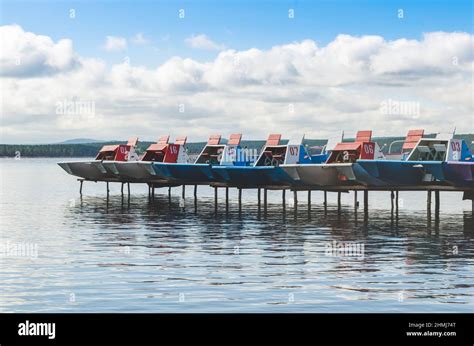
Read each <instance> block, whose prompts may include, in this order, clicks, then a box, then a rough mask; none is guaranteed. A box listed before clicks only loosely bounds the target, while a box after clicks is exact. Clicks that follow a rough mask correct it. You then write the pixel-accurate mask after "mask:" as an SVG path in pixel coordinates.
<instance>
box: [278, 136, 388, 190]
mask: <svg viewBox="0 0 474 346" xmlns="http://www.w3.org/2000/svg"><path fill="white" fill-rule="evenodd" d="M371 138H372V131H359V132H357V135H356V138H355V141H354V142H342V143H338V144H337V145H335V146H334V147H333V145H332V144H331V145H327V146H326V158H327V159H326V160H325V161H324V162H322V163H321V162H320V163H308V164H286V165H283V166H282V168H283V169H284V170H285V171H286V172H287V173H288V175H290V176H291V177H292V178H293V180H294V182H295V183H294V186H295V187H298V186H302V187H306V188H328V187H329V188H330V187H337V188H339V187H341V186H348V185H356V184H361V178H363V179H364V180H365V181H370V182H371V183H372V184H380V183H381V182H379V181H377V179H373V178H372V177H371V176H370V174H368V173H366V172H363V171H361V170H359V169H358V168H359V167H358V166H357V165H356V163H357V162H358V161H359V160H360V159H364V158H367V159H370V160H373V159H374V158H380V157H383V154H382V152H381V150H380V148H379V146H378V145H377V143H374V142H372V141H371Z"/></svg>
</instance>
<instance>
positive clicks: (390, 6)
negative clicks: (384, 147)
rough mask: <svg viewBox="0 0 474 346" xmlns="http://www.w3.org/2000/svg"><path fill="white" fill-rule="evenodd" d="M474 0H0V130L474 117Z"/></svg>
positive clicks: (272, 127) (289, 127)
mask: <svg viewBox="0 0 474 346" xmlns="http://www.w3.org/2000/svg"><path fill="white" fill-rule="evenodd" d="M472 11H473V9H472V2H471V1H462V0H459V1H455V2H450V1H445V2H441V1H417V2H413V1H383V2H382V1H375V0H373V1H357V2H355V1H262V2H259V3H258V4H255V3H252V2H245V1H241V0H239V1H212V2H211V1H199V2H198V1H180V2H179V1H178V2H170V1H166V2H159V1H154V2H151V1H130V2H127V1H125V2H120V3H115V2H112V1H97V2H90V1H74V2H68V1H51V2H48V1H33V2H32V1H10V0H5V1H2V2H1V11H0V12H1V17H0V20H1V22H0V24H1V27H0V40H1V43H0V45H1V52H0V90H1V118H0V142H1V143H51V142H58V141H62V140H66V139H71V138H94V139H103V140H108V139H126V138H128V137H130V136H132V135H137V136H139V137H140V138H141V139H143V140H154V139H156V138H158V137H159V136H161V135H163V134H168V133H169V134H171V135H172V137H175V136H179V135H188V138H189V140H191V141H197V140H203V139H206V138H207V137H208V135H209V134H212V133H222V134H223V135H224V136H227V135H228V134H230V133H234V132H242V133H243V134H244V138H246V139H253V138H255V139H256V138H259V139H260V138H264V137H266V136H267V134H268V133H271V132H276V133H283V135H284V137H287V138H288V137H298V136H300V135H302V134H306V137H309V138H328V137H335V136H340V132H341V131H342V130H344V131H345V132H346V133H347V134H348V135H352V134H353V133H354V132H355V131H356V130H358V129H373V130H374V134H375V135H404V134H405V133H406V132H407V130H408V129H410V128H425V129H426V130H427V131H429V132H443V133H446V132H451V131H452V130H453V128H454V127H456V128H457V132H458V133H472V132H474V121H473V118H474V101H473V93H474V90H473V72H474V39H473V38H474V36H473V22H472Z"/></svg>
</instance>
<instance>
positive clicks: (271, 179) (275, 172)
mask: <svg viewBox="0 0 474 346" xmlns="http://www.w3.org/2000/svg"><path fill="white" fill-rule="evenodd" d="M212 172H213V174H214V177H215V180H216V182H218V183H221V184H224V185H227V186H233V187H242V188H250V187H265V186H290V185H293V184H294V182H293V179H292V178H291V177H290V176H289V175H288V174H287V173H286V172H285V170H284V169H282V168H281V167H275V166H213V167H212Z"/></svg>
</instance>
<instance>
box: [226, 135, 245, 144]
mask: <svg viewBox="0 0 474 346" xmlns="http://www.w3.org/2000/svg"><path fill="white" fill-rule="evenodd" d="M241 139H242V134H241V133H234V134H232V135H230V138H229V141H228V142H227V144H229V145H239V144H240V140H241Z"/></svg>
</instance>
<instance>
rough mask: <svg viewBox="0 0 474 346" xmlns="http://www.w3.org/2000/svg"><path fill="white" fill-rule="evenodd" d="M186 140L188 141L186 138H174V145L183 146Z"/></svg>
mask: <svg viewBox="0 0 474 346" xmlns="http://www.w3.org/2000/svg"><path fill="white" fill-rule="evenodd" d="M187 139H188V137H186V136H181V137H178V138H176V141H175V142H174V143H175V144H178V145H185V144H186V141H187Z"/></svg>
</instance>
